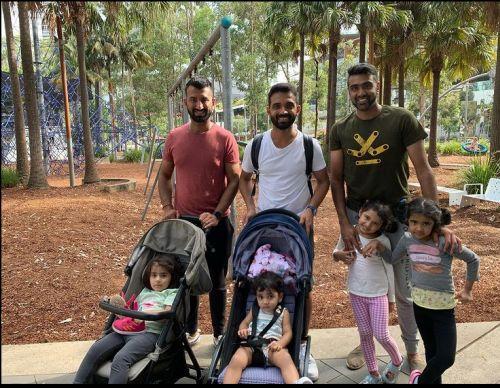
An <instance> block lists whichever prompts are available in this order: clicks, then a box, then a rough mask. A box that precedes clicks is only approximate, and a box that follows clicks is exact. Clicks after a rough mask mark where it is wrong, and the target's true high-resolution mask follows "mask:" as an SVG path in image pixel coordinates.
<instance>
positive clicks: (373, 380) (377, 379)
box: [360, 373, 384, 384]
mask: <svg viewBox="0 0 500 388" xmlns="http://www.w3.org/2000/svg"><path fill="white" fill-rule="evenodd" d="M360 384H384V381H383V380H382V376H373V375H372V374H370V373H369V374H368V376H366V377H365V378H364V379H363V380H361V382H360Z"/></svg>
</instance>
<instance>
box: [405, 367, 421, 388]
mask: <svg viewBox="0 0 500 388" xmlns="http://www.w3.org/2000/svg"><path fill="white" fill-rule="evenodd" d="M421 374H422V372H420V371H419V370H418V369H414V370H412V371H411V373H410V381H408V384H418V377H419V376H420V375H421Z"/></svg>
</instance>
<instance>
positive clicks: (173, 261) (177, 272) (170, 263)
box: [142, 253, 182, 290]
mask: <svg viewBox="0 0 500 388" xmlns="http://www.w3.org/2000/svg"><path fill="white" fill-rule="evenodd" d="M153 264H158V265H159V266H160V267H162V268H165V269H166V270H167V271H168V272H169V273H170V275H171V276H172V279H171V280H170V284H169V285H168V288H178V287H179V286H180V280H181V277H182V273H181V269H180V268H181V267H180V264H179V261H178V260H177V258H176V257H175V256H172V255H169V254H166V253H157V254H156V255H155V256H154V257H153V258H152V259H151V261H150V262H149V263H148V265H147V266H146V268H145V269H144V274H143V275H142V284H144V287H147V288H149V289H150V290H152V288H151V282H150V281H149V278H150V275H151V268H152V267H153Z"/></svg>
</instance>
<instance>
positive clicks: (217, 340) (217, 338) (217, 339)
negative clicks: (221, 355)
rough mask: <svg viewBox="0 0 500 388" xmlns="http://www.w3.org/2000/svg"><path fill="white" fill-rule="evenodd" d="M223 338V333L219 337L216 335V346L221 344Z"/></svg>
mask: <svg viewBox="0 0 500 388" xmlns="http://www.w3.org/2000/svg"><path fill="white" fill-rule="evenodd" d="M221 339H222V334H221V335H220V336H218V337H214V346H215V347H217V345H219V342H220V340H221Z"/></svg>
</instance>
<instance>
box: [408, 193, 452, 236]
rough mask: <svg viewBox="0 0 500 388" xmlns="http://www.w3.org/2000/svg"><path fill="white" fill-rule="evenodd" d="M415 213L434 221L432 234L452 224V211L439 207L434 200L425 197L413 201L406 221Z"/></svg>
mask: <svg viewBox="0 0 500 388" xmlns="http://www.w3.org/2000/svg"><path fill="white" fill-rule="evenodd" d="M415 213H416V214H422V215H424V216H426V217H429V218H430V219H432V221H434V226H433V227H432V232H435V231H438V230H439V229H440V228H441V227H442V226H444V225H448V224H449V223H450V222H451V214H450V211H449V210H448V209H446V208H442V207H439V205H438V204H437V202H436V201H433V200H432V199H426V198H423V197H417V198H415V199H413V200H412V201H411V202H410V203H409V204H408V209H407V211H406V220H408V219H409V218H410V216H411V215H412V214H415Z"/></svg>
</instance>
